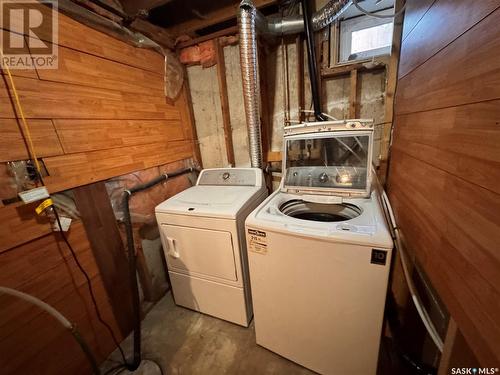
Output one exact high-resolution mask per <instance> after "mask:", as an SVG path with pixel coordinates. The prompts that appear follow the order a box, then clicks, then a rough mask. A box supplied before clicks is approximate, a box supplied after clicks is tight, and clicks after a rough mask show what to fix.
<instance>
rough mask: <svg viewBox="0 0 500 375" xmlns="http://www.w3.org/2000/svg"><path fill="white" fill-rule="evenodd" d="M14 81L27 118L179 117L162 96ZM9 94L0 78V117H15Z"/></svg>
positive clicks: (44, 82) (26, 80) (170, 118)
mask: <svg viewBox="0 0 500 375" xmlns="http://www.w3.org/2000/svg"><path fill="white" fill-rule="evenodd" d="M14 83H15V85H16V89H17V91H18V93H19V95H20V98H21V104H22V106H23V110H24V113H25V116H26V117H27V118H36V119H56V118H73V119H75V118H76V119H123V120H130V119H141V120H142V119H167V120H175V119H179V111H178V110H177V109H176V108H174V107H173V106H171V105H168V104H167V103H166V100H165V97H158V96H148V95H140V94H138V95H135V94H131V93H124V92H121V91H115V90H109V89H102V88H96V87H90V86H82V85H73V84H67V83H61V82H50V81H41V80H35V79H30V78H23V77H15V78H14ZM9 88H10V84H9ZM9 98H10V94H9V92H8V91H7V90H6V89H5V82H4V81H3V80H1V81H0V118H15V115H14V110H13V107H12V103H11V102H10V99H9Z"/></svg>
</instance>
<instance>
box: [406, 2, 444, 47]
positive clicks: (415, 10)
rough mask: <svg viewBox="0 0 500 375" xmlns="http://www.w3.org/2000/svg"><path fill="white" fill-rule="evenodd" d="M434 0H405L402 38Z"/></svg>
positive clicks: (409, 31)
mask: <svg viewBox="0 0 500 375" xmlns="http://www.w3.org/2000/svg"><path fill="white" fill-rule="evenodd" d="M435 2H436V0H419V1H406V9H405V13H404V25H403V35H402V39H403V40H404V39H406V37H407V36H408V35H409V34H410V33H411V31H412V30H413V28H414V27H415V26H416V25H417V24H418V23H419V22H420V20H421V19H422V17H423V16H424V15H425V13H427V11H428V10H429V9H430V7H431V6H432V4H434V3H435Z"/></svg>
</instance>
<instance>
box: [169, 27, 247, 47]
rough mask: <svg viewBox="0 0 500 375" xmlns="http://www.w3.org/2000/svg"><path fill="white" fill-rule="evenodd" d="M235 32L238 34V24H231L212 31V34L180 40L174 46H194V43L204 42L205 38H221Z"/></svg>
mask: <svg viewBox="0 0 500 375" xmlns="http://www.w3.org/2000/svg"><path fill="white" fill-rule="evenodd" d="M236 34H238V26H232V27H228V28H227V29H224V30H220V31H217V32H215V33H212V34H208V35H203V36H200V37H199V38H194V39H191V40H187V41H185V42H180V43H179V44H177V46H176V48H177V49H182V48H186V47H191V46H194V45H196V44H199V43H202V42H206V41H207V40H211V39H216V38H221V37H224V36H230V35H236Z"/></svg>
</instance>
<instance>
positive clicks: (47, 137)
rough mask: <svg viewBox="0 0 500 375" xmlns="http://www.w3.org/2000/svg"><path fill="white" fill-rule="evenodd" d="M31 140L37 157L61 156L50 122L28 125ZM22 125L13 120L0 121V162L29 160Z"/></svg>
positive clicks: (37, 122) (34, 122)
mask: <svg viewBox="0 0 500 375" xmlns="http://www.w3.org/2000/svg"><path fill="white" fill-rule="evenodd" d="M29 127H30V133H31V139H32V140H33V145H34V146H35V150H36V152H37V156H38V157H44V156H55V155H61V154H62V153H63V150H62V148H61V144H60V143H59V139H58V138H57V134H56V132H55V130H54V126H53V125H52V121H50V120H32V121H30V123H29ZM20 129H22V125H21V123H20V122H18V121H17V120H15V119H0V133H1V134H2V136H1V137H0V162H5V161H11V160H24V159H29V158H30V157H29V154H28V148H27V145H26V143H25V141H24V138H23V136H22V133H21V130H20Z"/></svg>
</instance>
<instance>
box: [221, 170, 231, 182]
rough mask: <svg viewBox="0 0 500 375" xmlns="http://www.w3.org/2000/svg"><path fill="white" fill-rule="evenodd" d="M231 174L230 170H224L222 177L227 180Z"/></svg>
mask: <svg viewBox="0 0 500 375" xmlns="http://www.w3.org/2000/svg"><path fill="white" fill-rule="evenodd" d="M229 176H230V174H229V172H224V174H223V175H222V179H223V180H224V181H225V180H227V179H228V178H229Z"/></svg>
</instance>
